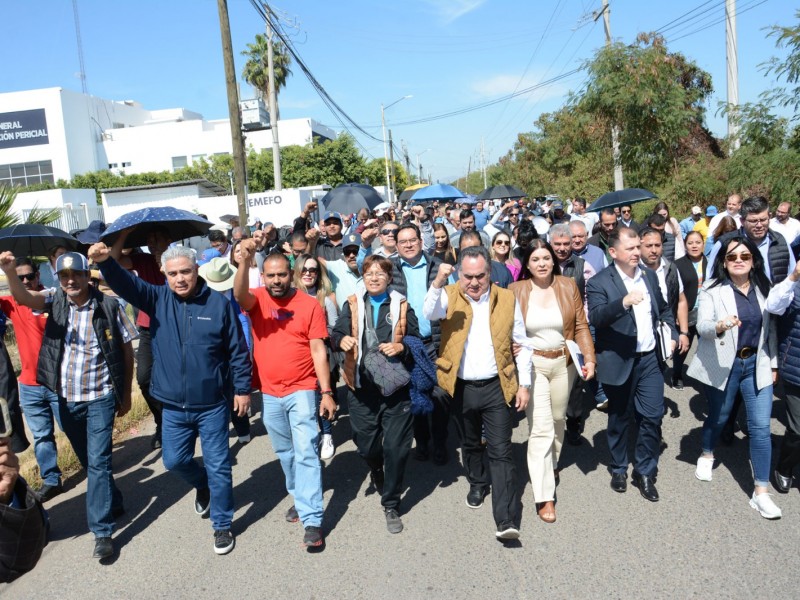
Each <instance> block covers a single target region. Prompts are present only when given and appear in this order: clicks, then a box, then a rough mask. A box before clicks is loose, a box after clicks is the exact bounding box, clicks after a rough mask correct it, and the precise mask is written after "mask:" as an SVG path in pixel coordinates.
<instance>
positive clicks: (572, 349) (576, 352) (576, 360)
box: [565, 340, 586, 381]
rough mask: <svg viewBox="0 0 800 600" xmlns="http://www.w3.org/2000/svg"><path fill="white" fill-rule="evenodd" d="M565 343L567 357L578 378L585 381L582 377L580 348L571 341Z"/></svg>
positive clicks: (582, 363) (582, 361)
mask: <svg viewBox="0 0 800 600" xmlns="http://www.w3.org/2000/svg"><path fill="white" fill-rule="evenodd" d="M565 341H566V343H567V350H569V355H570V356H571V357H572V362H573V364H574V365H575V368H576V369H577V371H578V377H580V378H581V379H583V380H584V381H586V377H584V376H583V365H584V364H585V363H584V360H583V353H582V352H581V349H580V346H578V344H577V343H575V342H573V341H572V340H565Z"/></svg>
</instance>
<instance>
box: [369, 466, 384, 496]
mask: <svg viewBox="0 0 800 600" xmlns="http://www.w3.org/2000/svg"><path fill="white" fill-rule="evenodd" d="M383 478H384V475H383V469H373V470H372V471H370V472H369V479H370V481H371V482H372V487H374V488H375V491H376V492H378V493H379V494H380V495H381V496H383Z"/></svg>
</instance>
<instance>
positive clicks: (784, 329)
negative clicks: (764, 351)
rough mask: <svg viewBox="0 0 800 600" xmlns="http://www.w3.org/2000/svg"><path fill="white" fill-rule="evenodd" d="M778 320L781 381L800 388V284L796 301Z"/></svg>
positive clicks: (793, 301) (795, 292) (795, 287)
mask: <svg viewBox="0 0 800 600" xmlns="http://www.w3.org/2000/svg"><path fill="white" fill-rule="evenodd" d="M773 318H777V319H778V323H777V325H778V327H777V330H778V371H779V372H780V375H781V379H783V380H784V381H786V382H787V383H791V384H792V385H796V386H800V283H796V284H795V285H794V300H792V303H791V304H790V305H789V307H788V308H787V309H786V311H785V312H784V313H783V314H782V315H781V316H780V317H773Z"/></svg>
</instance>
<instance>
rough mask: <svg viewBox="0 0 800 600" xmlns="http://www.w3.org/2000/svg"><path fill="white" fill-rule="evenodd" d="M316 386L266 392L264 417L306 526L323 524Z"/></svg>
mask: <svg viewBox="0 0 800 600" xmlns="http://www.w3.org/2000/svg"><path fill="white" fill-rule="evenodd" d="M316 406H317V403H316V399H315V393H314V390H300V391H297V392H293V393H291V394H289V395H288V396H283V397H277V396H270V395H268V394H264V408H263V409H262V412H261V414H262V418H263V419H264V426H265V427H266V428H267V432H268V433H269V439H270V440H271V441H272V449H273V450H274V451H275V454H277V456H278V459H279V460H280V461H281V467H282V468H283V474H284V476H285V477H286V491H287V492H289V494H290V495H291V496H292V497H293V498H294V506H295V508H296V509H297V514H298V515H299V516H300V520H301V521H302V522H303V526H304V527H308V526H309V525H313V526H315V527H320V526H321V525H322V512H323V508H322V465H321V464H320V461H319V455H318V454H317V445H318V444H319V431H318V429H317V411H316Z"/></svg>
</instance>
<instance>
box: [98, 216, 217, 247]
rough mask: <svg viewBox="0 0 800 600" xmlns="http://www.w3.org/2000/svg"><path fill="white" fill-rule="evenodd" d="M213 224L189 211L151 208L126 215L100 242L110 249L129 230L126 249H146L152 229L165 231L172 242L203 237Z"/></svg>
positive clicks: (115, 222) (112, 224)
mask: <svg viewBox="0 0 800 600" xmlns="http://www.w3.org/2000/svg"><path fill="white" fill-rule="evenodd" d="M212 225H213V223H212V222H211V221H207V220H206V219H204V218H203V217H201V216H200V215H197V214H195V213H193V212H189V211H188V210H181V209H179V208H172V207H171V206H154V207H152V208H142V209H140V210H135V211H133V212H129V213H126V214H124V215H122V216H121V217H120V218H118V219H117V220H116V221H114V222H113V223H111V225H109V226H108V229H106V230H105V232H104V233H103V235H102V236H100V239H101V240H102V241H103V242H105V243H106V244H108V245H109V246H110V245H112V244H113V243H114V242H115V241H116V239H117V238H118V237H119V234H120V232H122V231H126V230H130V234H129V235H128V238H127V239H126V240H125V247H126V248H138V247H140V246H146V245H147V237H148V236H149V235H150V233H151V232H153V231H154V230H155V229H161V228H166V229H167V231H169V236H170V237H171V238H172V239H173V240H181V239H184V238H190V237H192V236H195V235H203V234H204V233H206V232H207V231H208V230H209V229H210V228H211V226H212Z"/></svg>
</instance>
